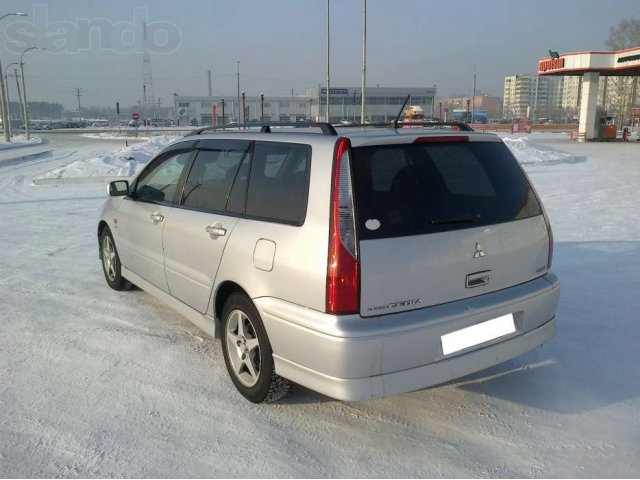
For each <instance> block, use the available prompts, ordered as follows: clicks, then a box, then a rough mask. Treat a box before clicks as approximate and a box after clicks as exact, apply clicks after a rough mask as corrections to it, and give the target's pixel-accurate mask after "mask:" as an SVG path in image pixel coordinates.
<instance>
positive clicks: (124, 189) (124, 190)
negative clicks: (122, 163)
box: [107, 180, 129, 197]
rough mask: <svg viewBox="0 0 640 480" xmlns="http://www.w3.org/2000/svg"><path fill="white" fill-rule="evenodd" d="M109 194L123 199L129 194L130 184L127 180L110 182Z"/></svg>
mask: <svg viewBox="0 0 640 480" xmlns="http://www.w3.org/2000/svg"><path fill="white" fill-rule="evenodd" d="M107 192H108V193H109V195H110V196H111V197H123V196H124V195H127V194H128V193H129V182H128V181H127V180H116V181H115V182H109V187H108V188H107Z"/></svg>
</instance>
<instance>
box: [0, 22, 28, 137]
mask: <svg viewBox="0 0 640 480" xmlns="http://www.w3.org/2000/svg"><path fill="white" fill-rule="evenodd" d="M14 15H15V16H17V17H26V16H27V14H26V13H22V12H15V13H5V14H4V15H2V16H1V17H0V20H2V19H3V18H5V17H10V16H14ZM0 72H2V62H0ZM0 104H1V106H2V112H1V114H2V129H3V130H4V141H5V142H7V143H9V142H10V141H11V136H10V134H9V129H8V128H7V123H8V122H7V107H8V106H7V97H6V96H5V91H4V79H3V78H2V75H0Z"/></svg>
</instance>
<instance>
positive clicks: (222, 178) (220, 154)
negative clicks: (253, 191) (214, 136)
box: [182, 145, 247, 212]
mask: <svg viewBox="0 0 640 480" xmlns="http://www.w3.org/2000/svg"><path fill="white" fill-rule="evenodd" d="M221 147H222V148H219V149H216V150H200V151H198V154H197V156H196V159H195V160H194V162H193V166H192V167H191V172H189V176H188V178H187V181H186V183H185V187H184V193H183V200H182V203H183V205H184V206H185V207H190V208H195V209H202V210H212V211H219V212H222V211H224V210H225V207H226V205H227V198H228V196H229V191H230V190H231V185H233V181H234V180H235V177H236V172H237V171H238V167H239V166H240V163H241V162H242V159H243V158H244V156H245V154H246V151H247V149H246V147H244V148H243V147H236V146H233V145H230V146H228V147H227V148H224V145H221Z"/></svg>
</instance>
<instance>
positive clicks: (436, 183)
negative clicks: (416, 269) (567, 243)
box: [353, 142, 542, 240]
mask: <svg viewBox="0 0 640 480" xmlns="http://www.w3.org/2000/svg"><path fill="white" fill-rule="evenodd" d="M353 159H354V160H353V171H354V189H355V199H356V208H357V211H358V215H357V217H358V230H359V233H360V238H361V239H363V240H366V239H371V238H387V237H398V236H406V235H420V234H426V233H437V232H444V231H449V230H457V229H462V228H473V227H478V226H482V225H492V224H496V223H502V222H508V221H512V220H518V219H522V218H528V217H531V216H535V215H540V214H541V213H542V211H541V208H540V204H539V203H538V200H537V199H536V197H535V195H534V194H533V191H532V190H531V187H530V185H529V182H528V181H527V178H526V176H525V175H524V173H523V172H522V170H521V169H520V167H519V165H518V164H517V161H516V160H515V158H514V157H513V155H512V154H511V153H510V152H509V150H508V149H507V147H506V146H505V145H504V144H502V143H498V142H455V143H422V144H409V145H390V146H375V147H361V148H354V149H353Z"/></svg>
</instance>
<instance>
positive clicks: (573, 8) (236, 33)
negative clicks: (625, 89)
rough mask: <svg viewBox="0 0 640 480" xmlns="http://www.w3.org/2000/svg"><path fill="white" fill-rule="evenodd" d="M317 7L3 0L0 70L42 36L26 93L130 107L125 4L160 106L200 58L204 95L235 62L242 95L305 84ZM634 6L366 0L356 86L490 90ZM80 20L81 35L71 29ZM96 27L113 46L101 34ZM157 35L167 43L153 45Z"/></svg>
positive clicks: (137, 93) (342, 17) (357, 40)
mask: <svg viewBox="0 0 640 480" xmlns="http://www.w3.org/2000/svg"><path fill="white" fill-rule="evenodd" d="M362 3H363V2H362V0H331V40H332V42H331V43H332V47H331V71H332V74H331V82H332V85H335V86H356V85H359V84H360V72H361V48H362ZM326 6H327V1H326V0H183V1H181V2H176V1H167V0H158V1H150V0H148V1H143V0H134V1H133V2H131V1H125V0H110V1H104V0H87V1H80V0H75V1H73V0H55V1H53V0H52V1H42V0H41V1H31V0H3V2H2V7H1V8H0V15H1V14H4V13H9V12H16V11H23V12H26V13H28V14H29V17H26V18H24V19H18V18H16V17H8V18H5V19H4V20H2V23H0V34H1V35H2V37H1V38H2V45H1V46H0V59H1V60H2V65H3V67H5V66H6V65H7V64H8V63H10V62H15V61H18V60H19V55H18V54H16V53H15V52H16V51H21V50H23V49H24V48H26V47H25V46H31V45H38V44H39V43H42V42H44V44H45V47H47V48H48V49H49V51H48V52H30V53H28V54H27V55H26V56H25V69H26V80H27V88H28V91H29V98H30V99H33V100H47V101H55V102H60V103H63V104H64V105H65V107H69V108H70V107H73V105H74V104H75V97H74V96H73V89H74V88H75V87H80V88H82V89H83V97H82V102H83V105H112V104H114V103H115V102H116V101H120V102H121V103H122V104H126V105H131V104H135V102H136V101H137V100H139V99H141V97H142V54H141V53H140V51H141V45H142V43H141V32H140V27H139V25H136V21H137V20H138V19H139V18H141V17H140V15H141V14H140V11H139V12H138V13H137V14H134V8H146V14H144V13H143V14H144V15H147V17H148V18H147V20H148V22H149V24H150V25H151V27H152V28H153V29H156V30H157V35H159V36H158V37H157V39H156V41H157V44H158V46H157V48H156V46H155V43H154V46H153V47H152V49H151V50H152V53H151V67H152V74H153V84H154V90H155V94H156V96H159V97H161V98H162V101H163V103H164V104H166V103H169V102H172V94H173V92H177V93H180V94H185V95H188V94H193V95H206V93H207V84H206V71H207V69H211V70H212V72H213V89H214V94H223V95H228V96H232V95H235V92H236V76H235V73H236V65H237V64H236V62H237V61H238V60H239V61H240V62H241V63H240V81H241V89H242V90H245V91H246V92H247V93H248V94H257V93H259V92H264V93H265V94H266V95H269V94H272V95H285V94H290V92H291V90H295V91H296V92H298V93H300V94H304V93H306V91H307V89H308V88H310V87H313V86H314V85H317V84H318V83H323V84H324V82H325V77H326V73H325V72H326V43H325V42H326ZM638 7H640V0H530V1H526V2H525V1H520V0H483V1H479V0H473V1H470V0H458V1H447V0H393V1H392V0H368V2H367V15H368V17H367V20H368V21H367V33H368V35H367V43H368V49H367V51H368V53H367V84H368V85H376V84H378V85H380V86H396V87H401V86H407V87H415V86H432V85H434V84H435V85H437V88H438V93H439V96H442V95H449V94H455V93H461V94H466V95H468V94H469V93H470V92H471V88H472V82H473V80H472V78H473V72H474V68H475V71H476V73H477V78H478V88H479V89H480V90H482V91H483V92H485V93H488V94H497V95H500V96H501V95H502V85H503V81H504V76H505V75H510V74H514V73H525V72H530V73H532V72H534V70H535V66H536V60H537V58H538V57H539V56H542V55H544V54H546V52H547V51H548V50H549V49H553V50H558V51H560V52H567V51H576V50H596V49H604V42H605V40H606V38H607V35H608V32H609V28H610V27H611V26H613V25H615V24H617V23H618V22H619V21H620V20H622V19H623V18H626V17H632V16H634V15H635V14H636V12H637V16H640V9H639V8H638ZM142 12H144V11H142ZM135 15H137V17H136V18H134V16H135ZM21 22H22V23H21ZM24 22H27V23H28V25H27V28H26V30H25V24H24ZM88 22H93V23H88ZM87 24H89V25H92V26H93V30H92V31H91V32H92V33H91V35H90V37H89V38H90V39H91V41H87V37H86V35H85V34H84V33H83V32H85V33H86V28H85V27H83V25H84V26H86V25H87ZM167 26H168V27H167ZM165 27H166V28H165ZM83 29H84V30H83ZM163 29H164V30H163ZM163 31H164V32H165V33H166V35H165V33H163ZM101 32H102V33H104V32H106V34H105V35H106V38H108V40H109V41H110V42H111V45H110V46H109V45H107V47H111V48H105V47H104V45H101V42H100V41H99V40H100V39H99V36H100V33H101ZM119 35H122V36H123V38H124V40H119V39H118V37H119ZM134 37H135V38H134ZM136 41H137V42H138V44H137V48H134V47H133V46H131V44H133V43H134V42H136ZM127 42H128V44H127ZM167 42H168V45H166V49H167V50H171V51H170V52H169V53H162V52H159V51H158V50H160V49H162V48H163V47H165V45H163V44H166V43H167ZM114 50H115V51H114ZM12 68H13V67H12ZM10 80H11V79H10ZM14 96H15V93H14Z"/></svg>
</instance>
